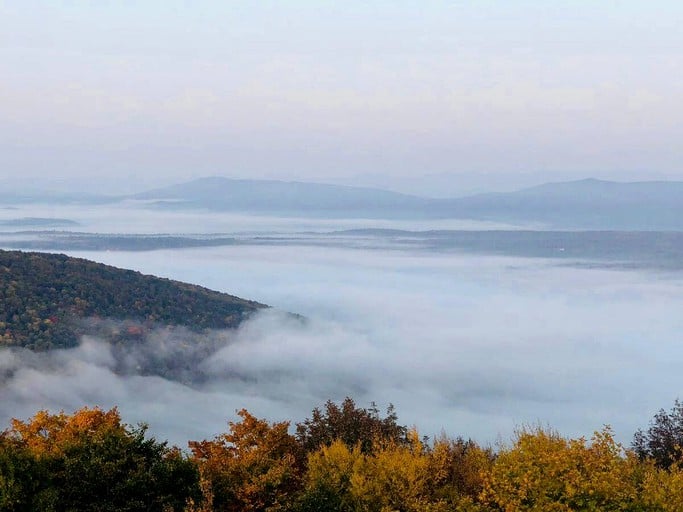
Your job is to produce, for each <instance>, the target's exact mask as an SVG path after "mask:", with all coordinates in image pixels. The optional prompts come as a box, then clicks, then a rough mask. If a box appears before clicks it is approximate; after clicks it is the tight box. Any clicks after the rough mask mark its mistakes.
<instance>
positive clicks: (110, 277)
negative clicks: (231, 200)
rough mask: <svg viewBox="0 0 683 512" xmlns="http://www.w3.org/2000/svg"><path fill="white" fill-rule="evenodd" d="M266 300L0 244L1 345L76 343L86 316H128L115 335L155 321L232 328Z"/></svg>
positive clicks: (129, 333) (196, 327)
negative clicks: (0, 245)
mask: <svg viewBox="0 0 683 512" xmlns="http://www.w3.org/2000/svg"><path fill="white" fill-rule="evenodd" d="M265 307H266V306H265V305H263V304H259V303H258V302H254V301H249V300H245V299H240V298H238V297H234V296H232V295H228V294H225V293H220V292H216V291H212V290H209V289H207V288H203V287H200V286H195V285H191V284H187V283H182V282H179V281H173V280H170V279H163V278H159V277H154V276H148V275H143V274H141V273H139V272H135V271H132V270H124V269H119V268H116V267H111V266H108V265H103V264H101V263H95V262H93V261H89V260H84V259H80V258H72V257H69V256H65V255H63V254H46V253H31V252H20V251H3V250H0V347H2V346H10V347H11V346H19V347H27V348H31V349H35V350H46V349H50V348H61V347H70V346H74V345H76V343H77V341H78V337H79V336H80V335H82V334H92V332H88V331H87V329H86V328H85V327H84V326H85V325H86V324H85V323H84V322H83V321H82V320H84V319H95V320H97V319H101V320H103V321H104V320H107V321H108V320H117V321H120V322H124V323H126V322H127V328H126V329H129V331H126V329H123V332H119V330H117V333H116V338H117V339H118V340H119V341H125V339H126V337H127V336H133V337H135V336H138V335H141V334H142V333H143V332H144V330H145V329H148V328H154V327H159V326H184V327H187V328H188V329H190V330H203V329H221V328H233V327H237V326H238V325H239V324H240V323H241V322H242V321H243V320H244V319H245V318H247V317H248V316H249V315H251V314H252V313H254V312H256V311H258V310H260V309H262V308H265ZM96 323H97V322H95V324H96ZM90 325H91V326H92V325H94V324H93V322H90Z"/></svg>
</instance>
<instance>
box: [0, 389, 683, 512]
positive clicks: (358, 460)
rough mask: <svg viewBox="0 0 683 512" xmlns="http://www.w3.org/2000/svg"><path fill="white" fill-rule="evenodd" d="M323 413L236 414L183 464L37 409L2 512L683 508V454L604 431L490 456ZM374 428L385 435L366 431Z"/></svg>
mask: <svg viewBox="0 0 683 512" xmlns="http://www.w3.org/2000/svg"><path fill="white" fill-rule="evenodd" d="M678 407H679V404H678V402H677V403H676V407H675V408H674V411H673V413H672V414H676V411H677V410H678V409H677V408H678ZM316 411H317V412H316ZM325 411H326V412H322V411H320V410H318V409H316V410H315V411H314V414H313V415H312V417H311V418H309V419H307V420H305V421H304V422H303V423H300V424H299V425H298V426H297V431H298V433H297V435H292V434H290V432H289V431H290V428H289V427H290V423H289V422H286V421H285V422H275V423H270V422H268V421H266V420H262V419H258V418H256V417H255V416H253V415H252V414H250V413H249V412H248V411H247V410H241V411H239V412H238V416H239V421H234V422H229V423H228V431H227V432H226V433H224V434H220V435H218V436H216V437H215V438H214V439H212V440H204V441H191V442H190V443H189V446H190V451H191V453H190V454H188V455H185V454H183V453H181V452H180V451H179V450H178V449H175V448H169V447H167V446H166V444H165V443H159V442H157V441H156V440H154V439H149V438H147V437H146V436H145V428H144V426H140V427H130V426H127V425H125V424H123V423H122V422H121V419H120V417H119V414H118V412H117V410H116V409H113V410H111V411H101V410H99V409H87V408H85V409H82V410H80V411H77V412H76V413H74V414H72V415H67V414H64V413H60V414H56V415H53V414H48V413H47V412H44V411H41V412H39V413H37V414H36V415H35V416H34V417H33V418H31V419H30V420H28V421H18V420H13V422H12V425H11V427H10V428H9V429H8V430H6V431H5V432H3V433H1V434H0V510H2V511H7V512H19V511H29V510H41V511H48V512H49V511H55V512H57V511H86V510H87V511H107V512H108V511H111V512H114V511H142V510H145V511H159V512H162V511H181V510H184V511H186V512H211V511H220V512H233V511H234V512H237V511H253V512H260V511H263V512H266V511H283V512H284V511H291V512H318V511H332V512H333V511H338V512H389V511H400V512H423V511H426V512H446V511H454V512H513V511H514V512H517V511H529V512H531V511H538V512H545V511H548V512H551V511H552V512H554V511H634V512H635V511H646V512H649V511H651V512H669V511H671V512H673V511H680V510H683V469H682V468H681V465H680V462H681V460H680V459H679V458H677V457H678V456H677V455H676V454H678V453H679V451H677V450H674V452H672V454H671V457H672V458H671V459H667V465H666V466H667V467H663V466H664V465H663V464H660V463H659V461H658V460H657V459H656V458H653V457H651V456H649V455H647V454H646V453H636V451H631V450H628V449H625V448H624V447H622V446H621V445H620V444H619V443H617V442H616V441H615V440H614V437H613V435H612V432H611V431H610V429H609V428H604V429H603V430H601V431H599V432H596V433H595V434H594V435H593V437H592V438H591V439H590V440H587V439H583V438H579V439H567V438H565V437H562V436H561V435H559V434H558V433H556V432H554V431H552V430H550V429H547V428H525V429H521V430H520V431H519V432H517V434H516V435H515V437H514V438H513V440H512V442H511V443H510V444H508V445H503V446H500V447H499V448H498V449H497V450H492V449H490V448H485V447H481V446H479V445H478V444H477V443H475V442H473V441H466V440H464V439H461V438H456V439H450V438H448V437H446V436H442V437H439V438H437V439H435V440H434V441H432V442H430V443H428V442H426V441H425V439H422V438H420V436H419V435H418V433H417V432H416V431H415V430H408V429H406V428H405V427H403V426H400V425H399V424H398V423H397V422H396V415H395V413H394V412H393V410H390V412H389V414H388V415H387V417H386V418H381V417H380V416H379V414H378V413H377V411H376V408H375V407H374V406H372V407H371V408H370V409H363V408H358V407H357V406H356V405H355V403H354V402H353V401H352V400H351V399H346V400H345V401H344V402H343V403H342V405H341V406H339V405H337V404H335V403H333V402H328V403H327V404H326V405H325ZM340 418H343V419H344V422H342V423H343V428H342V429H341V431H340V436H339V437H337V438H335V439H331V438H329V437H320V438H319V440H320V442H319V443H310V437H309V435H308V434H306V433H310V432H319V431H324V429H325V428H327V426H329V425H330V424H335V423H337V420H339V419H340ZM661 419H662V416H661V413H660V415H658V416H657V417H655V419H654V420H653V423H652V425H656V424H658V423H659V422H660V421H661ZM368 421H371V423H373V424H374V425H375V426H379V425H380V424H381V425H383V426H384V427H386V429H385V434H381V432H380V433H379V434H378V431H377V430H374V429H369V430H367V429H366V428H365V427H364V426H363V425H365V424H366V423H367V422H368ZM342 423H339V424H340V425H341V424H342ZM354 428H356V429H357V430H356V431H357V432H365V431H367V432H372V437H373V441H372V442H370V443H369V444H366V445H364V441H365V440H366V438H365V437H364V435H361V436H358V438H357V440H356V441H354V442H350V439H349V438H347V439H346V440H344V439H343V436H344V435H346V434H348V433H349V432H353V431H354ZM302 432H303V433H304V434H305V435H302ZM397 432H398V433H400V435H398V436H396V435H395V434H396V433H397ZM674 459H675V460H674Z"/></svg>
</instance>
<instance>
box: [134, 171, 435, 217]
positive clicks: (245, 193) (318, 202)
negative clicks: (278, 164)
mask: <svg viewBox="0 0 683 512" xmlns="http://www.w3.org/2000/svg"><path fill="white" fill-rule="evenodd" d="M131 198H132V199H138V200H147V201H160V202H165V201H168V206H175V207H192V208H209V209H215V210H228V211H244V212H250V213H272V214H292V213H294V214H296V213H301V214H315V215H319V216H326V215H332V216H335V215H336V214H339V213H344V212H349V213H353V212H356V214H368V215H371V216H375V215H377V214H381V213H382V212H389V211H391V212H393V213H394V214H396V213H397V211H399V210H401V209H406V210H407V211H408V212H412V213H413V214H418V213H420V212H421V211H423V210H425V208H427V207H428V205H429V203H430V201H431V200H430V199H427V198H422V197H418V196H411V195H407V194H400V193H398V192H390V191H387V190H381V189H374V188H366V187H351V186H344V185H329V184H324V183H308V182H300V181H276V180H243V179H230V178H221V177H209V178H200V179H197V180H193V181H190V182H187V183H181V184H179V185H172V186H169V187H163V188H159V189H154V190H150V191H147V192H143V193H140V194H135V195H133V196H131ZM356 216H357V215H356Z"/></svg>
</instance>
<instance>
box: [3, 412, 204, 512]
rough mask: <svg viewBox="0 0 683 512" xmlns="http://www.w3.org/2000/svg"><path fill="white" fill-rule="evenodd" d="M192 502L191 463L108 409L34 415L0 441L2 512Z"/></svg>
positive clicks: (175, 506) (162, 510)
mask: <svg viewBox="0 0 683 512" xmlns="http://www.w3.org/2000/svg"><path fill="white" fill-rule="evenodd" d="M200 498H201V495H200V488H199V474H198V470H197V467H196V465H195V464H194V463H193V462H191V461H190V460H188V459H187V458H186V457H185V456H184V455H182V454H181V453H180V451H178V450H177V449H174V448H168V447H167V446H166V444H165V443H159V442H157V441H156V440H155V439H153V438H149V439H148V438H146V437H145V427H144V426H140V427H129V426H127V425H125V424H123V423H121V418H120V416H119V413H118V411H117V410H116V409H112V410H110V411H106V412H105V411H102V410H100V409H87V408H86V409H82V410H80V411H78V412H76V413H74V414H73V415H66V414H64V413H60V414H54V415H53V414H48V413H47V412H45V411H40V412H38V413H37V414H36V415H35V416H34V417H33V418H31V419H30V420H28V421H26V422H24V421H18V420H14V421H13V422H12V427H11V428H10V429H9V430H7V431H5V432H4V433H3V434H2V436H1V437H0V510H3V511H7V512H13V511H24V510H26V511H28V510H41V511H45V512H62V511H64V512H67V511H77V510H79V511H80V510H83V511H85V510H90V511H99V512H118V511H138V510H147V511H158V512H166V511H171V510H172V511H181V510H184V509H185V506H186V505H187V503H189V502H191V501H192V500H199V499H200Z"/></svg>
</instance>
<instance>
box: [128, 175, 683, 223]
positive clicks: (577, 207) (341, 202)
mask: <svg viewBox="0 0 683 512" xmlns="http://www.w3.org/2000/svg"><path fill="white" fill-rule="evenodd" d="M132 198H134V199H139V200H147V201H152V202H154V203H155V204H157V205H160V206H164V207H167V208H208V209H211V210H221V211H241V212H248V213H255V214H272V215H291V216H302V217H307V216H319V217H339V218H343V217H346V218H363V217H366V218H433V219H446V218H461V219H473V220H486V221H495V222H505V223H521V224H526V225H535V226H539V227H551V228H559V229H625V230H679V229H683V182H665V181H651V182H630V183H620V182H612V181H602V180H595V179H585V180H579V181H571V182H559V183H547V184H543V185H539V186H535V187H531V188H525V189H522V190H519V191H516V192H506V193H487V194H478V195H474V196H468V197H462V198H453V199H431V198H424V197H418V196H412V195H407V194H399V193H395V192H389V191H386V190H381V189H372V188H361V187H349V186H338V185H325V184H318V183H303V182H284V181H261V180H234V179H228V178H221V177H213V178H201V179H198V180H194V181H191V182H188V183H184V184H179V185H173V186H170V187H165V188H160V189H155V190H151V191H148V192H144V193H141V194H137V195H135V196H132Z"/></svg>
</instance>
